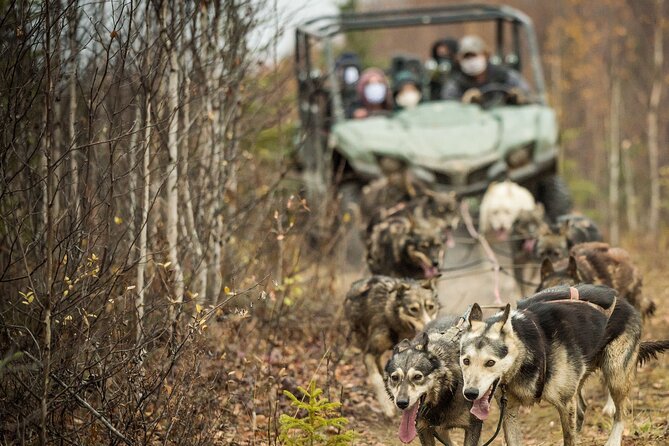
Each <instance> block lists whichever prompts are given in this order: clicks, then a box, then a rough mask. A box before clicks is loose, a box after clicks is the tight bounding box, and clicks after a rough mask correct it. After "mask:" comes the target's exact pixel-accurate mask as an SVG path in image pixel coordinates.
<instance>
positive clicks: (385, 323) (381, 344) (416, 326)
mask: <svg viewBox="0 0 669 446" xmlns="http://www.w3.org/2000/svg"><path fill="white" fill-rule="evenodd" d="M344 312H345V314H346V319H347V320H348V322H349V325H350V327H351V335H352V340H353V342H354V344H355V345H356V346H357V347H358V348H360V349H361V350H362V351H363V354H364V361H365V367H366V368H367V374H368V376H369V381H370V384H371V385H372V387H374V390H375V391H376V397H377V399H378V401H379V403H380V404H381V407H382V409H383V412H384V413H385V414H386V415H387V416H389V417H390V416H392V415H393V413H394V405H393V403H392V402H391V401H390V400H389V399H388V395H387V394H386V390H385V384H384V381H383V364H382V361H381V360H382V356H383V354H384V353H385V352H386V351H389V350H391V349H392V348H393V346H394V345H395V344H397V343H398V342H399V341H400V340H402V339H405V338H409V339H410V338H413V337H414V336H415V335H416V333H418V332H419V331H421V330H423V329H424V328H425V325H426V324H427V323H428V322H430V321H432V320H434V319H435V318H436V317H437V313H438V312H439V300H438V299H437V290H436V280H435V279H433V280H424V281H421V282H418V281H415V280H410V279H396V278H393V277H386V276H372V277H369V278H367V279H362V280H358V281H357V282H354V283H353V285H352V286H351V289H350V291H349V292H348V294H347V295H346V300H345V302H344Z"/></svg>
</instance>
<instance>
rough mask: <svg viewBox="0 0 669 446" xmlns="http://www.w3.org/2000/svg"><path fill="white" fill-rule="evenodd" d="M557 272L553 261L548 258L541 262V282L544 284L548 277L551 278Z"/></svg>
mask: <svg viewBox="0 0 669 446" xmlns="http://www.w3.org/2000/svg"><path fill="white" fill-rule="evenodd" d="M554 272H555V269H554V268H553V262H551V259H549V258H548V257H544V260H543V261H542V262H541V273H540V276H541V281H542V282H543V281H544V280H545V279H546V277H548V276H550V275H551V274H553V273H554Z"/></svg>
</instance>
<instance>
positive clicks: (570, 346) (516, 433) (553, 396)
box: [460, 285, 669, 446]
mask: <svg viewBox="0 0 669 446" xmlns="http://www.w3.org/2000/svg"><path fill="white" fill-rule="evenodd" d="M574 296H576V297H577V298H575V297H574ZM611 309H612V310H611ZM466 320H467V324H466V329H465V332H464V333H463V334H462V337H461V339H460V362H461V365H462V372H463V380H464V395H465V397H466V398H467V399H469V400H471V401H474V403H473V406H472V413H474V414H476V415H477V416H479V417H480V418H483V419H485V418H486V417H487V416H488V410H489V409H488V407H489V401H490V399H491V398H492V396H493V395H494V393H495V390H496V389H497V388H498V386H503V389H505V391H506V395H507V397H508V405H507V408H506V412H505V414H504V419H503V425H504V436H505V439H506V443H507V445H509V446H518V445H520V444H521V441H522V436H521V432H520V427H519V424H518V412H519V408H520V407H521V406H530V405H532V404H534V403H536V402H539V401H541V400H546V401H547V402H549V403H551V404H552V405H553V406H555V407H556V409H557V410H558V412H559V414H560V420H561V424H562V431H563V438H564V445H565V446H573V445H575V444H577V432H578V431H579V430H580V428H581V426H582V423H583V417H584V413H585V409H586V407H585V401H584V400H583V398H582V397H581V387H582V386H583V383H584V381H585V379H586V378H587V377H588V375H589V374H591V373H592V372H593V371H595V370H597V369H599V370H601V371H602V373H603V376H604V380H605V382H606V384H607V386H608V388H609V391H610V393H611V396H612V398H613V401H614V403H615V407H616V412H615V415H614V423H613V427H612V430H611V434H610V436H609V439H608V441H607V443H606V446H620V445H621V442H622V435H623V431H624V423H623V420H622V416H623V414H624V409H625V404H626V398H627V396H628V395H629V392H630V390H631V386H632V381H633V379H634V373H635V370H636V365H637V363H641V362H643V361H644V360H646V359H648V358H649V357H652V356H653V355H655V354H656V353H657V352H659V351H663V350H666V349H667V348H669V341H661V342H651V343H641V342H640V338H641V317H640V315H639V313H638V312H637V311H636V310H635V309H634V308H633V307H632V306H631V305H630V304H629V303H628V302H627V301H625V300H624V299H616V292H615V290H612V289H610V288H607V287H603V286H592V285H581V286H578V287H557V288H550V289H547V290H545V291H543V292H541V293H538V294H537V295H535V296H533V297H530V298H528V299H526V300H525V301H521V302H520V303H519V309H518V310H517V311H513V312H511V311H510V306H509V305H507V306H506V308H505V309H504V311H503V312H501V313H499V314H497V315H495V316H493V317H491V318H489V319H487V320H485V321H483V318H482V312H481V309H480V307H479V306H478V305H476V304H475V305H474V306H473V307H472V309H471V310H470V311H469V313H468V315H467V318H466Z"/></svg>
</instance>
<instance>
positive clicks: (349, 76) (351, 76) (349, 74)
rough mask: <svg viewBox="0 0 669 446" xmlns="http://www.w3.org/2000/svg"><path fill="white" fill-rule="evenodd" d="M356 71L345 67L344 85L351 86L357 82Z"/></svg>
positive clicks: (354, 68)
mask: <svg viewBox="0 0 669 446" xmlns="http://www.w3.org/2000/svg"><path fill="white" fill-rule="evenodd" d="M359 77H360V75H359V74H358V69H357V68H356V67H346V68H345V69H344V82H345V83H346V85H352V84H355V83H356V82H358V78H359Z"/></svg>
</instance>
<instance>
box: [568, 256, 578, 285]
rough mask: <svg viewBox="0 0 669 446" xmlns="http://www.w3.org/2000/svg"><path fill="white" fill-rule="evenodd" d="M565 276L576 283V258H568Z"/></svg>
mask: <svg viewBox="0 0 669 446" xmlns="http://www.w3.org/2000/svg"><path fill="white" fill-rule="evenodd" d="M567 274H569V277H571V278H572V279H574V280H576V281H578V264H577V263H576V257H574V256H569V266H568V267H567Z"/></svg>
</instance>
